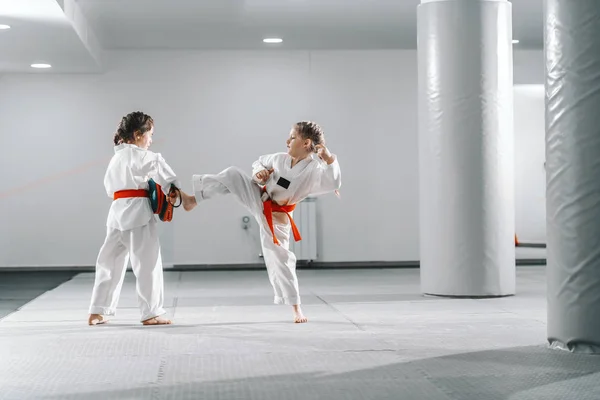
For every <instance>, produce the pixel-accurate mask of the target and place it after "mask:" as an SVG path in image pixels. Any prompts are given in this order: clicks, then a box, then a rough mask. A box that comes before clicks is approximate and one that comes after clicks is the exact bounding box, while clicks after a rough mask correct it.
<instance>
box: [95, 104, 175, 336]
mask: <svg viewBox="0 0 600 400" xmlns="http://www.w3.org/2000/svg"><path fill="white" fill-rule="evenodd" d="M153 134H154V121H153V120H152V118H151V117H150V116H149V115H146V114H144V113H142V112H139V111H138V112H133V113H131V114H128V115H126V116H125V117H123V119H122V120H121V123H120V124H119V127H118V128H117V132H116V133H115V135H114V144H115V154H114V155H113V157H112V159H111V160H110V163H109V165H108V168H107V170H106V174H105V176H104V186H105V189H106V192H107V194H108V196H109V197H110V198H112V199H113V202H112V204H111V207H110V210H109V212H108V218H107V221H106V226H107V231H106V239H105V241H104V244H103V245H102V247H101V248H100V252H99V254H98V259H97V261H96V278H95V282H94V289H93V292H92V300H91V305H90V309H89V314H90V315H89V318H88V324H90V325H97V324H102V323H104V322H106V321H107V319H106V318H107V316H112V315H115V312H116V308H117V303H118V302H119V295H120V292H121V287H122V285H123V278H124V277H125V271H126V268H127V263H128V260H131V266H132V268H133V273H134V274H135V277H136V279H137V285H136V289H137V297H138V305H139V307H140V311H141V321H142V323H143V324H144V325H163V324H170V323H171V321H170V320H168V319H165V318H163V317H162V315H163V314H165V309H164V308H163V298H164V295H163V286H164V285H163V268H162V260H161V254H160V243H159V240H158V232H157V227H156V224H157V220H156V216H155V215H154V214H153V211H152V207H151V205H150V201H149V199H148V179H149V178H152V179H153V180H154V181H155V182H156V183H158V184H159V185H160V186H161V187H162V190H163V192H164V193H165V195H166V196H167V198H169V199H170V200H169V201H171V202H174V201H175V200H176V199H177V195H175V196H174V197H169V189H170V186H171V184H174V185H175V186H177V187H178V188H179V187H181V186H180V185H179V184H178V183H177V177H176V176H175V173H174V172H173V170H172V169H171V167H170V166H169V165H168V164H167V163H166V162H165V160H164V158H163V157H162V156H161V155H160V154H159V153H153V152H151V151H149V150H148V147H150V145H151V144H152V135H153Z"/></svg>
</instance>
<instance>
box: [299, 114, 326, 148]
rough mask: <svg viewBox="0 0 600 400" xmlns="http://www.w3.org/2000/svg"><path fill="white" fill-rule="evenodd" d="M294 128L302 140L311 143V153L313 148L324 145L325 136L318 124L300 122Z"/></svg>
mask: <svg viewBox="0 0 600 400" xmlns="http://www.w3.org/2000/svg"><path fill="white" fill-rule="evenodd" d="M294 128H295V129H296V132H297V133H298V134H299V135H300V136H302V139H310V140H311V141H312V148H311V149H310V150H311V151H315V146H316V145H318V144H322V145H325V134H324V133H323V128H321V127H320V126H319V124H317V123H315V122H312V121H300V122H297V123H296V124H295V125H294Z"/></svg>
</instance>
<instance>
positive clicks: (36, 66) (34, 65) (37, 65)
mask: <svg viewBox="0 0 600 400" xmlns="http://www.w3.org/2000/svg"><path fill="white" fill-rule="evenodd" d="M31 67H32V68H52V65H50V64H31Z"/></svg>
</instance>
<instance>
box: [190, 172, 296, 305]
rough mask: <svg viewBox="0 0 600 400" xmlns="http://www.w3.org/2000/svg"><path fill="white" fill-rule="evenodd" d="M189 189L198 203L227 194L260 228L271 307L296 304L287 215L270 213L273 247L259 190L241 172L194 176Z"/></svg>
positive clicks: (292, 258)
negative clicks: (245, 210)
mask: <svg viewBox="0 0 600 400" xmlns="http://www.w3.org/2000/svg"><path fill="white" fill-rule="evenodd" d="M193 185H194V194H195V196H196V201H197V202H198V203H199V202H200V201H202V200H207V199H210V198H213V197H215V196H218V195H224V194H228V193H231V194H233V195H235V197H236V198H237V199H238V200H239V201H240V202H241V203H242V204H243V205H244V206H245V207H246V209H248V211H249V212H250V213H251V214H252V216H253V217H254V218H255V219H256V221H257V223H258V225H259V226H260V241H261V245H262V251H263V257H264V259H265V264H266V266H267V272H268V274H269V281H270V282H271V285H272V286H273V291H274V294H275V299H274V302H275V304H289V305H295V304H300V294H299V290H298V278H297V276H296V256H295V255H294V253H292V252H291V251H290V250H289V245H290V222H289V219H288V217H287V215H286V214H285V213H280V212H273V230H274V232H275V236H276V237H277V240H278V241H279V245H277V244H275V243H273V236H272V234H271V230H270V228H269V225H268V223H267V219H266V218H265V216H264V214H263V202H262V199H261V195H262V191H261V188H260V186H258V184H256V183H255V182H254V181H253V180H252V178H251V177H250V176H249V175H247V174H246V173H245V172H244V171H242V170H240V169H239V168H236V167H230V168H227V169H225V170H224V171H222V172H220V173H218V174H216V175H208V174H206V175H194V177H193ZM290 215H291V213H290Z"/></svg>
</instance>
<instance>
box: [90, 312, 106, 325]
mask: <svg viewBox="0 0 600 400" xmlns="http://www.w3.org/2000/svg"><path fill="white" fill-rule="evenodd" d="M107 321H108V320H107V319H106V318H104V316H103V315H100V314H90V317H89V318H88V325H101V324H105V323H106V322H107Z"/></svg>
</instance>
